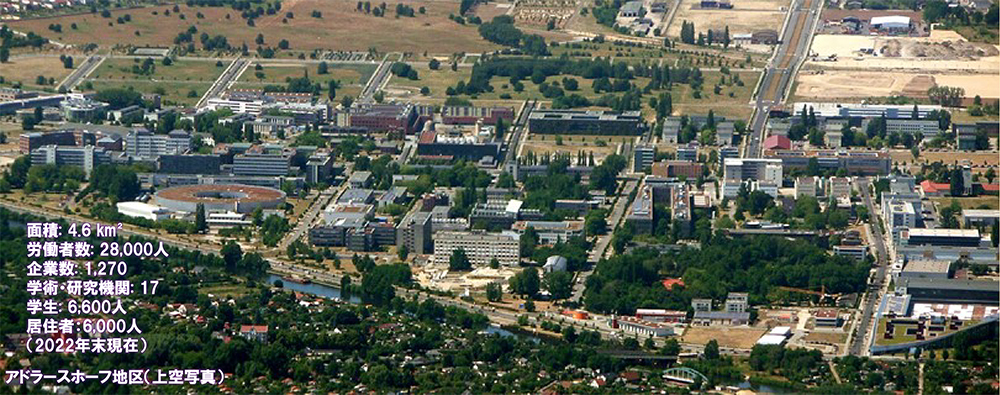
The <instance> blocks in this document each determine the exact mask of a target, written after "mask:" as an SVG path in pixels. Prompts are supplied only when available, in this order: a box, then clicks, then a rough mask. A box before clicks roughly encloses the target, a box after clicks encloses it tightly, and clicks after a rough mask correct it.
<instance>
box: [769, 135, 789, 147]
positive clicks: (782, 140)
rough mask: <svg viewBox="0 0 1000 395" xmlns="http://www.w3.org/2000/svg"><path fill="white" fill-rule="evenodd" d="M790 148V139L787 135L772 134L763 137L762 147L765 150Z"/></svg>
mask: <svg viewBox="0 0 1000 395" xmlns="http://www.w3.org/2000/svg"><path fill="white" fill-rule="evenodd" d="M791 148H792V140H789V139H788V137H785V136H779V135H774V136H768V138H766V139H764V149H767V150H773V149H782V150H787V149H791Z"/></svg>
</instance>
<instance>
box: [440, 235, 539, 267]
mask: <svg viewBox="0 0 1000 395" xmlns="http://www.w3.org/2000/svg"><path fill="white" fill-rule="evenodd" d="M519 241H520V237H519V236H518V235H517V233H513V232H504V233H487V232H483V231H469V232H457V231H452V232H437V233H436V234H434V259H433V262H434V263H436V264H443V265H447V264H448V260H449V259H450V258H451V254H452V252H454V251H455V250H457V249H463V250H464V251H465V254H466V256H467V257H468V258H469V261H470V262H472V264H473V265H487V264H489V263H490V261H491V260H493V259H494V258H496V259H497V260H498V261H500V264H501V265H505V266H515V265H517V264H518V263H519V262H520V260H521V256H520V244H519Z"/></svg>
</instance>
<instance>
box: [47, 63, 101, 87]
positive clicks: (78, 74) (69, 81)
mask: <svg viewBox="0 0 1000 395" xmlns="http://www.w3.org/2000/svg"><path fill="white" fill-rule="evenodd" d="M102 62H104V57H103V56H101V55H92V56H89V57H87V59H86V60H84V61H83V63H80V66H79V67H77V68H76V70H73V72H71V73H69V75H68V76H66V78H65V79H63V80H62V82H60V83H59V85H57V86H56V90H60V89H65V90H66V91H71V90H73V88H76V86H77V85H79V84H80V83H81V82H83V79H84V78H87V76H88V75H90V73H92V72H94V70H95V69H97V66H100V64H101V63H102Z"/></svg>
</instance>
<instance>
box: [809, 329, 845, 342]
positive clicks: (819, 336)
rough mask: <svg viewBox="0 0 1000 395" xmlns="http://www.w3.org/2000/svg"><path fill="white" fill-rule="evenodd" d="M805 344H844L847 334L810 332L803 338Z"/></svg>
mask: <svg viewBox="0 0 1000 395" xmlns="http://www.w3.org/2000/svg"><path fill="white" fill-rule="evenodd" d="M804 340H805V341H807V342H819V343H829V344H844V342H846V341H847V334H846V333H844V332H818V331H813V332H810V333H809V334H808V335H806V337H805V338H804Z"/></svg>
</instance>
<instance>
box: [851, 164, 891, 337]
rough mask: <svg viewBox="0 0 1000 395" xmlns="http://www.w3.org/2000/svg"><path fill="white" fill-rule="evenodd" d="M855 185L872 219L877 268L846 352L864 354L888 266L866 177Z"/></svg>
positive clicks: (881, 294)
mask: <svg viewBox="0 0 1000 395" xmlns="http://www.w3.org/2000/svg"><path fill="white" fill-rule="evenodd" d="M855 183H856V185H858V190H859V191H860V192H861V198H862V199H863V200H864V202H865V207H867V208H868V213H869V215H870V216H871V221H872V224H873V225H872V236H873V239H874V240H875V264H876V265H877V269H876V272H875V277H873V278H872V279H871V282H870V283H869V284H868V293H867V295H865V298H864V302H863V303H864V306H862V309H861V317H860V318H861V322H860V325H859V327H858V328H859V329H858V330H859V332H858V333H857V334H856V335H854V337H853V338H852V339H851V344H850V345H849V347H848V352H849V353H850V354H851V355H865V354H867V347H866V344H867V342H868V340H869V339H871V337H870V336H875V335H876V334H875V333H874V332H875V330H876V329H875V327H876V325H874V323H875V319H874V318H875V317H873V315H874V313H875V306H876V305H877V304H878V303H879V301H880V300H881V299H882V297H883V296H884V294H885V290H886V286H887V285H888V284H887V282H886V281H885V276H886V273H887V272H888V270H887V269H888V267H889V256H888V254H886V250H885V242H884V241H883V233H882V229H881V227H879V226H878V213H879V211H877V210H875V204H874V203H873V202H872V198H871V193H870V192H869V190H868V186H869V182H868V179H867V178H858V179H856V180H855Z"/></svg>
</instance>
